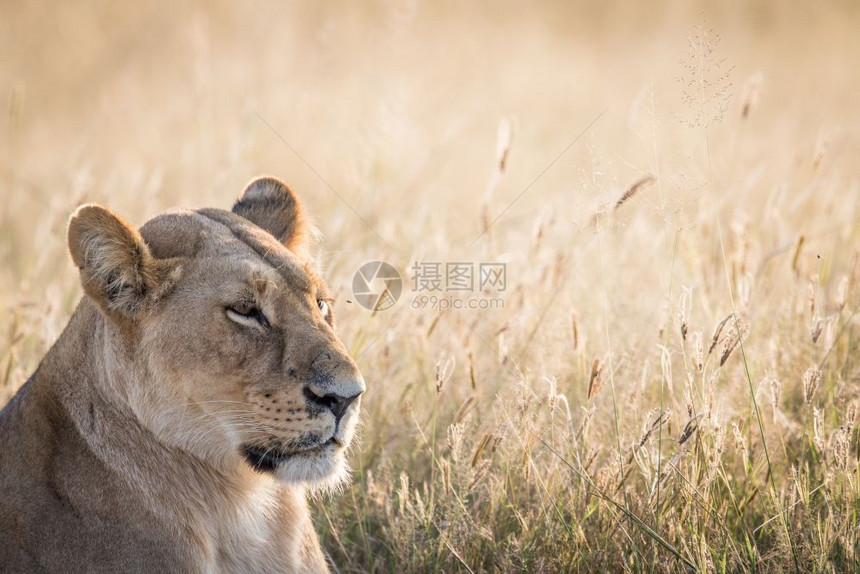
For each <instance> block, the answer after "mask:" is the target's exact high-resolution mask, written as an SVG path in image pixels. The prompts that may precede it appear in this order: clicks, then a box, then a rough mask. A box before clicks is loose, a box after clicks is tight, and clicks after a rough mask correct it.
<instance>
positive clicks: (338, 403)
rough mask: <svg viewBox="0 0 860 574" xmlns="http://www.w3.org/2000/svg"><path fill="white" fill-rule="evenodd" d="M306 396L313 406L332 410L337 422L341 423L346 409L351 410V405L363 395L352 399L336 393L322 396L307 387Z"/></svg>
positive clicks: (356, 395) (354, 396) (353, 396)
mask: <svg viewBox="0 0 860 574" xmlns="http://www.w3.org/2000/svg"><path fill="white" fill-rule="evenodd" d="M305 396H306V397H307V398H308V400H309V401H310V402H312V403H313V404H315V405H319V406H321V407H322V408H324V409H327V410H330V411H331V412H332V414H333V415H334V419H335V421H337V422H340V419H341V418H342V417H343V415H344V414H345V413H346V409H348V408H349V405H351V404H352V403H353V402H354V401H355V399H357V398H358V397H360V396H361V393H356V394H354V395H352V396H351V397H343V396H341V395H338V394H335V393H329V394H327V395H322V396H320V395H318V394H316V393H314V392H313V391H312V390H311V389H309V388H307V387H305Z"/></svg>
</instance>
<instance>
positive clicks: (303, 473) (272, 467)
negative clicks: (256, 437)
mask: <svg viewBox="0 0 860 574" xmlns="http://www.w3.org/2000/svg"><path fill="white" fill-rule="evenodd" d="M242 455H243V456H244V458H245V460H246V461H247V462H248V464H250V465H251V467H252V468H254V469H255V470H256V471H258V472H261V473H264V474H269V475H271V476H272V477H273V478H275V479H276V480H279V481H280V482H284V483H292V484H302V485H304V486H306V487H308V489H309V490H311V491H314V492H329V491H333V490H338V489H340V488H342V487H343V485H344V484H346V483H347V482H348V480H349V475H350V469H349V465H348V464H347V462H346V457H345V456H344V449H343V447H340V446H338V445H337V444H335V443H334V442H333V441H331V440H330V441H328V442H326V443H325V444H323V445H321V446H319V447H316V448H313V449H308V450H305V451H302V452H293V453H287V452H281V451H278V450H277V449H272V448H268V449H263V448H261V447H255V446H246V447H244V448H243V449H242Z"/></svg>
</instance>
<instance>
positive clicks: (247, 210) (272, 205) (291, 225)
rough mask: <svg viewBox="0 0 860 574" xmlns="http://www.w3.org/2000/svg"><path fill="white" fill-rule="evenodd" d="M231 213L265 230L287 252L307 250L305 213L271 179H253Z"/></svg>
mask: <svg viewBox="0 0 860 574" xmlns="http://www.w3.org/2000/svg"><path fill="white" fill-rule="evenodd" d="M233 213H235V214H237V215H241V216H242V217H244V218H245V219H247V220H248V221H250V222H251V223H254V224H256V225H257V226H259V227H261V228H263V229H265V230H266V231H268V232H269V233H271V234H272V235H273V236H274V237H275V238H276V239H277V240H278V241H280V242H281V243H283V244H284V245H285V246H286V247H287V249H289V250H290V251H293V252H295V253H304V252H305V251H306V250H307V243H308V235H309V230H308V227H309V225H308V220H307V217H306V216H305V211H304V209H302V206H301V204H300V203H299V199H298V198H297V197H296V194H295V193H293V190H291V189H290V188H289V187H288V186H287V184H285V183H283V182H282V181H280V180H278V179H276V178H274V177H261V178H259V179H255V180H254V181H252V182H251V183H249V184H248V187H246V188H245V191H244V192H243V193H242V197H240V198H239V201H237V202H236V205H234V206H233Z"/></svg>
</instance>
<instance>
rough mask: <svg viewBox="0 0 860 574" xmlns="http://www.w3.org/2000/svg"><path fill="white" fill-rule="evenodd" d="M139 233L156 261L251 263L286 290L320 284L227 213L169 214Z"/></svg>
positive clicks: (263, 235) (302, 264)
mask: <svg viewBox="0 0 860 574" xmlns="http://www.w3.org/2000/svg"><path fill="white" fill-rule="evenodd" d="M141 233H142V234H143V236H144V239H145V240H146V242H147V244H148V245H149V246H150V248H151V250H152V252H153V255H155V256H156V257H159V258H168V257H186V258H190V259H219V260H222V261H223V260H224V259H228V260H230V259H232V260H235V261H237V262H238V261H239V260H248V259H252V260H255V261H260V262H262V263H263V264H265V267H266V269H268V270H271V271H273V272H275V273H277V275H278V276H279V277H280V278H281V279H283V280H284V281H285V282H286V283H287V284H288V286H289V287H290V289H291V290H295V291H305V292H312V291H315V290H316V289H317V288H318V287H319V286H320V285H322V281H321V280H320V278H319V277H318V276H317V275H316V273H315V272H314V270H313V269H312V268H311V266H310V264H309V263H308V262H306V261H303V260H302V259H301V258H299V257H298V256H296V255H295V254H294V253H293V252H292V251H290V250H289V249H287V248H286V247H285V246H284V245H282V244H281V243H280V242H279V241H278V240H277V239H275V238H274V237H273V236H272V235H271V234H269V233H268V232H266V231H265V230H263V229H261V228H259V227H257V226H256V225H254V224H253V223H251V222H249V221H247V220H246V219H244V218H243V217H241V216H239V215H236V214H234V213H232V212H229V211H224V210H220V209H210V208H207V209H199V210H196V211H174V212H168V213H165V214H162V215H160V216H158V217H156V218H154V219H152V220H150V221H149V222H147V223H146V224H145V225H144V226H143V227H142V228H141ZM249 279H251V277H249Z"/></svg>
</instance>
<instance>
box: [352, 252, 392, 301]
mask: <svg viewBox="0 0 860 574" xmlns="http://www.w3.org/2000/svg"><path fill="white" fill-rule="evenodd" d="M402 290H403V281H402V280H401V279H400V273H398V272H397V269H395V268H394V267H393V266H392V265H390V264H388V263H386V262H385V261H368V262H367V263H365V264H364V265H362V266H361V267H359V268H358V271H356V272H355V275H353V277H352V294H353V296H355V300H356V302H358V304H359V305H361V306H362V307H364V308H365V309H368V310H370V311H385V310H386V309H391V308H392V307H393V306H394V304H395V303H397V300H398V299H399V298H400V292H401V291H402Z"/></svg>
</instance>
